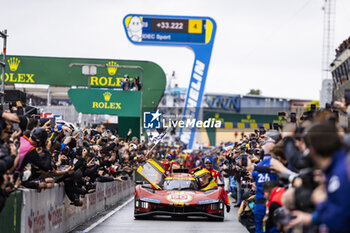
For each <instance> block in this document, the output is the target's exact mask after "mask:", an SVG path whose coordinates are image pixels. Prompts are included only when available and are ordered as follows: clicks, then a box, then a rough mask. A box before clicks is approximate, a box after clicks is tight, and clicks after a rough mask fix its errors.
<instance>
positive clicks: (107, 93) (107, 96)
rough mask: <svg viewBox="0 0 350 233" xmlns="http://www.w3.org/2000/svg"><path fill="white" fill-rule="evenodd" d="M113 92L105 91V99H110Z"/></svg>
mask: <svg viewBox="0 0 350 233" xmlns="http://www.w3.org/2000/svg"><path fill="white" fill-rule="evenodd" d="M111 96H112V94H111V93H110V92H105V93H103V97H104V98H105V101H109V100H110V99H111Z"/></svg>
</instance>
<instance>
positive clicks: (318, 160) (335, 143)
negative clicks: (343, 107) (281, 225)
mask: <svg viewBox="0 0 350 233" xmlns="http://www.w3.org/2000/svg"><path fill="white" fill-rule="evenodd" d="M305 141H306V143H307V145H308V148H309V150H310V157H311V159H312V161H313V162H314V165H315V167H316V168H319V169H322V171H323V173H324V175H325V182H324V184H322V185H320V186H318V187H317V188H315V189H314V191H313V192H312V196H311V199H312V202H313V204H314V205H315V210H314V211H313V212H312V213H308V212H303V211H298V210H295V211H293V212H292V215H293V216H294V217H295V218H294V219H293V220H291V222H290V226H291V227H293V226H297V225H303V226H309V225H311V224H315V225H324V226H326V227H327V228H328V229H329V231H330V232H349V229H350V228H349V222H350V212H349V209H350V200H349V198H348V197H349V196H350V182H349V173H348V171H349V162H348V160H349V159H348V157H349V156H348V155H347V153H346V151H345V150H344V149H343V148H342V146H341V141H340V138H339V136H338V130H337V128H336V127H335V126H334V125H333V124H330V123H329V122H316V123H314V124H313V125H312V126H311V127H310V128H309V129H308V131H307V134H306V137H305Z"/></svg>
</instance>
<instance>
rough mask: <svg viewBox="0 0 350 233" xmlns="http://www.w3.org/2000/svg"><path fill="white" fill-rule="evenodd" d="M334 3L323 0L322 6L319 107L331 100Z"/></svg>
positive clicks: (333, 1)
mask: <svg viewBox="0 0 350 233" xmlns="http://www.w3.org/2000/svg"><path fill="white" fill-rule="evenodd" d="M335 3H336V0H325V1H324V6H323V8H322V9H323V48H322V68H321V69H322V70H321V71H322V88H321V92H320V107H321V108H324V107H325V105H326V103H331V102H332V96H333V95H332V91H333V90H332V89H333V88H332V86H333V85H332V81H331V74H330V70H329V66H330V64H331V63H332V60H333V58H334V55H335V53H334V34H335Z"/></svg>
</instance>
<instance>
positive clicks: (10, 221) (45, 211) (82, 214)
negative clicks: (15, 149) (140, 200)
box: [0, 180, 134, 233]
mask: <svg viewBox="0 0 350 233" xmlns="http://www.w3.org/2000/svg"><path fill="white" fill-rule="evenodd" d="M133 192H134V182H133V181H132V180H127V181H124V182H117V181H115V182H108V183H96V192H95V193H92V194H88V195H86V196H85V197H84V198H83V199H82V200H83V202H84V204H83V206H82V207H76V206H74V205H70V201H69V199H68V198H67V197H66V196H65V193H64V188H63V187H61V186H58V185H55V187H54V188H53V189H47V190H42V191H41V192H40V193H39V192H37V191H36V190H28V189H25V190H21V191H17V192H16V193H13V194H12V195H11V197H10V198H9V199H8V200H7V202H6V206H5V208H4V209H3V210H2V211H1V213H0V225H1V230H0V232H1V233H2V232H4V233H5V232H6V233H7V232H8V233H10V232H11V233H12V232H16V233H17V232H21V233H47V232H50V233H51V232H52V233H63V232H69V231H71V230H73V229H74V228H76V227H77V226H79V225H81V224H82V223H84V222H86V221H87V220H89V219H90V218H91V217H93V216H95V215H96V214H98V213H99V212H101V211H103V210H106V209H108V208H109V207H111V206H113V205H115V204H116V203H117V202H119V201H121V200H123V199H125V198H126V197H128V196H130V195H131V194H133Z"/></svg>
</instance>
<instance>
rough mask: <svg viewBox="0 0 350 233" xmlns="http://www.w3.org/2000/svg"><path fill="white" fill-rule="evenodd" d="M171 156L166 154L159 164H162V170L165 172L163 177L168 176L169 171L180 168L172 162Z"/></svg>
mask: <svg viewBox="0 0 350 233" xmlns="http://www.w3.org/2000/svg"><path fill="white" fill-rule="evenodd" d="M172 157H173V156H172V154H170V153H168V154H166V156H165V159H163V161H162V162H161V164H163V166H164V170H165V175H166V176H168V175H169V174H170V173H171V169H172V168H173V166H174V168H176V167H180V164H178V163H177V162H175V161H172Z"/></svg>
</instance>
